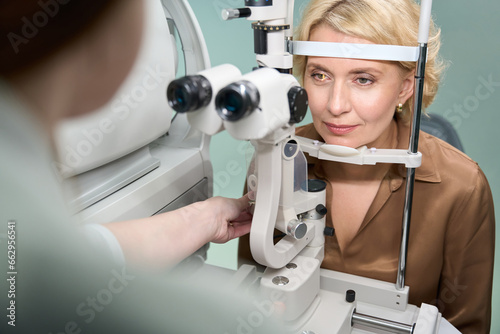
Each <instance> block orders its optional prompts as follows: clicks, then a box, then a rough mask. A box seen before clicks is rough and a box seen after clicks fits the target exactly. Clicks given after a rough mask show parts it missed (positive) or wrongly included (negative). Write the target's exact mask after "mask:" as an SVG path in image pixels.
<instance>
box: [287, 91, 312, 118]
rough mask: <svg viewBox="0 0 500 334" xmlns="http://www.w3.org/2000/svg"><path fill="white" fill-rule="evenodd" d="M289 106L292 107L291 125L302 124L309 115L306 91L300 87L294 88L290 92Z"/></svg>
mask: <svg viewBox="0 0 500 334" xmlns="http://www.w3.org/2000/svg"><path fill="white" fill-rule="evenodd" d="M288 105H289V107H290V122H289V123H290V124H296V123H300V122H302V120H303V119H304V117H305V116H306V113H307V107H308V105H309V102H308V100H307V93H306V90H305V89H304V88H302V87H300V86H293V87H292V88H290V90H289V91H288Z"/></svg>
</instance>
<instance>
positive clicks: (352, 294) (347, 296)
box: [345, 290, 356, 303]
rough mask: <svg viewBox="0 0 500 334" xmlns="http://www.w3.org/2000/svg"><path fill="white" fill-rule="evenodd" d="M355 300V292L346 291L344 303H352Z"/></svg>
mask: <svg viewBox="0 0 500 334" xmlns="http://www.w3.org/2000/svg"><path fill="white" fill-rule="evenodd" d="M355 300H356V291H354V290H347V291H346V292H345V301H346V302H348V303H353V302H354V301H355Z"/></svg>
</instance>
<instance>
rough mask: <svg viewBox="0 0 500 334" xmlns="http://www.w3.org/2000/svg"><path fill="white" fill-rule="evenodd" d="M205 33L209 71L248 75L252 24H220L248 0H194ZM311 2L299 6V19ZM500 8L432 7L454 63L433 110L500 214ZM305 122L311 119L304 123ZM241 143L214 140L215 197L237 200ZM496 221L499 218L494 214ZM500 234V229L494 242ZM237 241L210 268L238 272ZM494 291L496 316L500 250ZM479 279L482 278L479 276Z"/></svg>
mask: <svg viewBox="0 0 500 334" xmlns="http://www.w3.org/2000/svg"><path fill="white" fill-rule="evenodd" d="M189 3H190V5H191V6H192V8H193V11H194V13H195V15H196V16H197V18H198V20H199V23H200V26H201V28H202V30H203V33H204V36H205V39H206V42H207V46H208V50H209V53H210V57H211V62H212V65H219V64H223V63H232V64H234V65H236V66H238V67H239V68H240V70H241V71H242V72H243V73H246V72H248V71H250V70H251V69H252V67H254V66H255V57H254V55H253V39H252V31H251V29H250V23H249V22H248V21H246V20H233V21H228V22H226V21H223V20H222V19H221V17H220V12H221V10H222V9H223V8H235V7H241V6H242V5H243V0H214V1H207V0H189ZM306 3H307V1H305V0H296V1H295V13H296V15H295V21H296V22H297V20H298V18H299V17H300V11H301V8H303V7H304V6H305V4H306ZM498 13H500V2H498V1H493V0H476V1H469V0H441V1H434V4H433V16H434V19H435V20H436V22H437V24H438V25H439V26H440V27H441V29H442V41H443V45H442V56H443V57H444V58H445V59H447V60H448V61H449V63H450V65H449V68H448V70H447V72H446V75H445V77H444V80H443V83H442V85H441V88H440V91H439V94H438V97H437V99H436V101H435V102H434V104H433V105H432V106H431V107H430V108H429V111H430V112H431V113H437V114H440V115H443V116H444V117H445V118H447V119H448V120H449V121H450V122H452V124H453V125H454V127H455V128H456V129H457V131H458V133H459V136H460V138H461V140H462V143H463V145H464V147H465V151H466V153H467V154H468V155H469V156H470V157H471V158H472V159H474V160H475V161H477V162H478V163H479V165H480V166H481V168H482V169H483V171H484V172H485V174H486V176H487V177H488V180H489V182H490V186H491V189H492V191H493V197H494V199H495V205H496V207H497V208H498V210H497V211H499V210H500V163H499V162H500V157H499V156H500V149H499V146H498V145H499V144H500V140H499V139H500V130H499V129H498V127H500V112H497V109H498V106H499V105H500V65H499V64H498V60H499V57H498V56H499V55H500V42H499V39H498V34H499V33H500V21H499V20H498ZM306 121H307V122H309V121H310V118H307V119H306ZM243 145H244V143H240V142H237V141H235V140H233V139H232V138H231V137H230V136H229V135H227V133H220V134H218V135H216V136H214V137H213V138H212V143H211V156H212V163H213V166H214V177H215V178H214V186H215V195H222V196H228V197H238V196H240V195H241V194H242V188H243V183H244V175H245V166H246V162H245V155H244V146H243ZM497 217H499V215H498V214H497ZM499 235H500V232H498V230H497V240H498V236H499ZM236 245H237V243H236V242H234V241H233V242H231V243H229V244H226V245H212V246H211V250H210V252H209V262H211V263H214V264H218V265H221V266H225V267H229V268H235V267H236ZM496 259H497V261H496V262H497V265H496V270H495V278H496V279H495V286H494V293H493V314H499V312H500V251H499V249H498V247H497V251H496ZM478 279H481V278H480V277H478ZM491 332H492V333H500V319H498V317H493V324H492V330H491Z"/></svg>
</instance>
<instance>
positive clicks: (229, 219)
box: [104, 195, 252, 270]
mask: <svg viewBox="0 0 500 334" xmlns="http://www.w3.org/2000/svg"><path fill="white" fill-rule="evenodd" d="M249 206H250V204H249V200H248V195H245V196H243V197H241V198H239V199H232V198H224V197H213V198H209V199H207V200H205V201H201V202H196V203H193V204H190V205H187V206H185V207H182V208H180V209H177V210H174V211H170V212H165V213H162V214H158V215H155V216H152V217H148V218H142V219H137V220H131V221H124V222H114V223H108V224H105V225H104V226H105V227H107V228H108V229H109V230H110V231H111V232H112V233H113V234H114V236H115V237H116V239H117V240H118V242H119V243H120V246H121V248H122V251H123V254H124V256H125V260H126V262H127V264H131V265H134V266H138V267H142V268H146V269H153V270H154V269H160V270H161V269H164V268H165V267H170V266H173V265H175V264H177V263H178V262H180V261H182V260H183V259H184V258H186V257H188V256H189V255H191V254H192V253H194V252H195V251H196V250H198V249H199V248H200V247H202V246H203V245H204V244H206V243H208V242H215V243H225V242H227V241H229V240H231V239H234V238H238V237H240V236H242V235H245V234H247V233H248V232H250V226H251V222H252V215H251V214H250V213H249V212H248V211H247V210H248V208H249Z"/></svg>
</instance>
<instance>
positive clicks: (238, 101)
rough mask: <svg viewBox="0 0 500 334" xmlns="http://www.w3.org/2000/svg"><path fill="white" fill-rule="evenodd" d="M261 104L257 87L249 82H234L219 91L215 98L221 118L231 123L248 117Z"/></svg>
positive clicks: (216, 107)
mask: <svg viewBox="0 0 500 334" xmlns="http://www.w3.org/2000/svg"><path fill="white" fill-rule="evenodd" d="M259 104H260V94H259V90H258V89H257V87H256V86H255V85H254V84H253V83H251V82H250V81H247V80H241V81H237V82H233V83H232V84H230V85H228V86H226V87H224V88H223V89H221V90H220V91H219V93H218V94H217V96H216V97H215V109H216V110H217V113H218V114H219V116H220V117H221V118H222V119H223V120H225V121H230V122H236V121H239V120H240V119H242V118H244V117H246V116H247V115H249V114H250V113H252V111H253V110H255V109H257V108H258V107H259Z"/></svg>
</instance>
